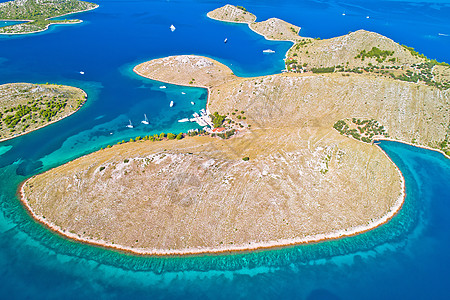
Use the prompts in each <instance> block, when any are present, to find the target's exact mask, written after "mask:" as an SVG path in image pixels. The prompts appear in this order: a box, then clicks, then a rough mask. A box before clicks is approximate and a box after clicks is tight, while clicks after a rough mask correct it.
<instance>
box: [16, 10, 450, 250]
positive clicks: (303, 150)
mask: <svg viewBox="0 0 450 300" xmlns="http://www.w3.org/2000/svg"><path fill="white" fill-rule="evenodd" d="M219 11H220V10H219ZM216 17H217V16H216ZM222 17H223V16H222ZM261 23H262V26H261V28H262V29H261V30H262V31H264V32H265V33H266V34H267V36H270V34H271V33H270V30H269V29H270V28H271V27H270V26H269V25H270V22H267V23H264V22H261ZM277 24H282V23H279V22H278V23H277ZM283 28H284V29H287V30H290V29H289V24H288V25H286V24H284V25H283ZM294 29H295V28H294ZM281 32H282V31H281ZM281 32H280V33H281ZM291 32H292V33H293V34H294V30H291ZM279 35H281V34H279ZM283 35H284V34H283ZM274 37H275V36H274ZM276 37H277V38H279V36H276ZM340 59H341V58H340ZM342 59H345V58H342ZM134 70H135V72H136V73H138V74H140V75H141V76H145V77H148V78H151V79H154V80H159V81H163V82H168V83H173V84H180V85H187V86H201V87H206V88H208V91H209V98H208V108H209V110H210V111H211V112H215V111H217V112H219V113H220V114H228V116H230V117H231V118H235V116H237V115H239V116H244V115H245V117H246V119H245V120H243V119H240V120H239V121H240V122H243V123H246V125H249V126H250V127H247V126H245V127H246V129H244V130H242V131H240V132H239V133H238V134H237V136H235V137H233V138H231V139H229V140H221V139H219V138H211V137H206V136H203V137H193V138H186V139H183V140H180V141H162V142H149V141H146V142H143V141H141V142H134V143H127V144H122V145H118V146H114V147H113V148H111V149H106V150H101V151H98V152H96V153H93V154H90V155H87V156H85V157H82V158H79V159H77V160H75V161H73V162H70V163H67V164H65V165H63V166H60V167H58V168H55V169H53V170H50V171H48V172H45V173H43V174H41V175H38V176H36V177H33V178H31V179H30V180H28V181H27V182H26V183H25V184H24V185H23V188H22V194H23V197H22V200H23V201H24V203H25V204H26V205H27V207H28V208H29V209H30V211H31V213H32V214H33V216H34V217H35V218H37V219H39V220H40V221H41V222H43V223H44V224H46V225H48V226H50V227H52V228H53V229H54V230H56V231H58V232H60V233H62V234H64V235H66V236H69V237H71V238H75V239H79V240H82V241H86V242H90V243H95V244H100V245H104V246H108V247H116V248H119V249H123V250H129V251H133V252H137V253H141V254H187V253H204V252H220V251H232V250H245V249H255V248H264V247H272V246H281V245H288V244H295V243H301V242H310V241H316V240H321V239H324V238H337V237H341V236H344V235H350V234H356V233H359V232H362V231H365V230H369V229H371V228H374V227H376V226H378V225H380V224H382V223H384V222H386V221H388V220H389V218H391V217H392V216H393V215H394V214H395V213H396V212H397V211H398V209H400V207H401V205H402V203H403V199H404V193H403V189H404V181H403V178H402V176H401V174H400V172H399V170H398V169H397V168H396V166H395V165H394V164H393V163H392V162H391V161H390V159H389V158H388V157H387V156H386V155H385V154H384V153H383V152H382V151H381V150H380V149H379V148H377V147H376V146H374V145H370V144H366V143H362V142H359V141H356V140H354V139H351V138H348V137H345V136H342V135H340V134H339V133H338V132H337V131H336V130H334V129H333V124H334V123H335V122H336V121H338V120H341V119H345V118H353V117H355V118H361V119H375V120H377V121H378V122H379V123H380V124H381V125H384V127H385V128H386V129H387V132H388V133H389V135H390V136H391V137H392V138H394V139H397V140H401V141H406V142H411V141H414V142H416V143H418V144H420V145H425V146H430V147H436V145H437V144H438V143H439V142H441V141H442V140H443V139H445V138H446V137H447V134H448V125H449V124H450V115H449V114H448V109H449V108H450V103H449V102H450V96H449V92H448V91H441V90H438V89H436V88H432V87H428V86H426V85H424V84H420V83H419V84H418V83H408V82H402V81H398V80H393V79H389V78H383V77H377V76H376V75H374V74H365V75H359V74H338V73H332V74H324V75H316V74H311V73H309V74H298V73H288V74H278V75H272V76H264V77H256V78H239V77H236V76H234V75H233V73H232V71H231V70H230V69H229V68H228V67H226V66H224V65H223V64H220V63H218V62H216V61H214V60H211V59H208V58H204V57H198V56H192V55H182V56H173V57H166V58H162V59H156V60H152V61H149V62H146V63H143V64H140V65H138V66H136V67H135V69H134ZM236 111H238V112H239V114H236V115H232V112H236ZM235 121H236V122H237V121H238V120H235ZM244 157H249V158H250V160H249V161H244V160H243V159H242V158H244Z"/></svg>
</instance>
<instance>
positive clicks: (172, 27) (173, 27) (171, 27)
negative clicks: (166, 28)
mask: <svg viewBox="0 0 450 300" xmlns="http://www.w3.org/2000/svg"><path fill="white" fill-rule="evenodd" d="M175 29H176V28H175V26H173V24H172V25H170V30H171V31H172V32H174V31H175Z"/></svg>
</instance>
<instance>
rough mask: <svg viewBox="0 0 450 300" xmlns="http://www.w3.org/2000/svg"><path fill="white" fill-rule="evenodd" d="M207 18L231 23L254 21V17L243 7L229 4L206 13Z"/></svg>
mask: <svg viewBox="0 0 450 300" xmlns="http://www.w3.org/2000/svg"><path fill="white" fill-rule="evenodd" d="M207 16H208V17H209V18H211V19H215V20H219V21H224V22H233V23H253V22H255V20H256V17H255V15H254V14H252V13H249V12H248V11H247V10H246V9H245V8H244V7H241V6H240V7H238V6H234V5H230V4H226V5H225V6H222V7H219V8H217V9H215V10H213V11H210V12H208V14H207Z"/></svg>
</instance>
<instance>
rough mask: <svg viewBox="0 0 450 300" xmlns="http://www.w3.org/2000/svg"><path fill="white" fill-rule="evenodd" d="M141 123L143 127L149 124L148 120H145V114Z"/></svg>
mask: <svg viewBox="0 0 450 300" xmlns="http://www.w3.org/2000/svg"><path fill="white" fill-rule="evenodd" d="M141 123H142V124H145V125H148V124H149V122H148V119H147V115H146V114H144V120H142V121H141Z"/></svg>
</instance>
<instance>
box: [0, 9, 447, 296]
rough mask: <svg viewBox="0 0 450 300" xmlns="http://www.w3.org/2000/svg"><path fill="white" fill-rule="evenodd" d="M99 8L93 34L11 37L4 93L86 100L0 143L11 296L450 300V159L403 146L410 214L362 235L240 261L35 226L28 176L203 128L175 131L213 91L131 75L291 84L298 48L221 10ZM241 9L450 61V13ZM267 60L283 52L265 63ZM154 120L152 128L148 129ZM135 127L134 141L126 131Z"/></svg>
mask: <svg viewBox="0 0 450 300" xmlns="http://www.w3.org/2000/svg"><path fill="white" fill-rule="evenodd" d="M0 2H4V1H0ZM99 4H100V7H99V8H98V9H96V10H94V11H90V12H85V13H80V14H76V15H74V16H73V17H74V18H80V19H82V20H84V22H83V23H81V24H77V25H53V26H51V27H50V29H49V30H47V31H45V32H42V33H37V34H32V35H25V36H23V35H22V36H0V84H3V83H9V82H34V83H45V82H51V83H58V84H67V85H73V86H77V87H80V88H82V89H84V90H85V91H86V92H87V93H88V95H89V98H88V101H87V103H86V104H85V105H84V107H83V108H82V109H81V110H80V111H78V112H77V113H75V114H74V115H72V116H70V117H68V118H66V119H64V120H62V121H60V122H57V123H55V124H52V125H50V126H48V127H45V128H43V129H40V130H37V131H35V132H33V133H30V134H27V135H25V136H21V137H18V138H15V139H12V140H9V141H5V142H2V143H0V274H1V277H0V278H1V280H0V297H1V298H2V299H61V298H64V299H91V298H96V299H135V298H137V299H140V298H145V299H181V298H182V299H205V298H206V299H249V298H251V299H273V298H280V299H282V298H290V299H399V298H400V299H448V297H449V294H448V291H449V289H448V284H449V283H450V273H449V269H450V254H449V253H450V217H449V216H450V181H449V178H450V160H449V159H446V158H445V157H444V156H443V155H441V154H439V153H437V152H433V151H429V150H425V149H419V148H416V147H412V146H408V145H405V144H401V143H396V142H387V141H384V142H381V147H382V148H383V149H384V150H385V151H386V152H387V154H388V155H389V156H390V157H391V158H392V159H393V161H394V162H395V163H396V164H397V165H398V166H399V168H400V170H401V171H402V173H403V174H404V176H405V180H406V192H407V198H406V202H405V205H404V207H403V208H402V210H401V211H400V213H399V214H398V215H397V216H396V217H394V218H393V219H392V220H391V221H390V222H389V223H387V224H386V225H384V226H381V227H379V228H377V229H375V230H372V231H369V232H367V233H364V234H361V235H358V236H355V237H349V238H344V239H340V240H335V241H329V242H323V243H315V244H310V245H302V246H296V247H288V248H284V249H279V250H268V251H258V252H253V253H238V254H234V255H204V256H195V257H169V258H162V257H137V256H133V255H129V254H123V253H118V252H114V251H110V250H105V249H101V248H97V247H92V246H89V245H84V244H80V243H77V242H74V241H70V240H67V239H64V238H62V237H60V236H57V235H55V234H53V233H51V232H49V231H48V230H46V229H45V228H43V227H42V226H41V225H39V224H37V223H36V222H34V221H33V220H32V219H31V218H30V217H29V216H28V214H27V213H26V212H25V210H24V208H23V207H22V206H21V204H20V202H19V200H18V198H17V195H16V192H17V187H18V185H19V184H20V183H21V182H22V181H23V180H25V179H26V178H28V177H30V176H32V175H33V174H36V173H39V172H42V171H45V170H48V169H50V168H52V167H55V166H58V165H61V164H63V163H65V162H67V161H70V160H72V159H74V158H77V157H80V156H82V155H85V154H87V153H91V152H93V151H96V150H98V149H100V148H101V147H105V146H106V145H108V144H115V143H117V142H119V141H122V140H129V139H130V138H134V137H136V136H143V135H147V134H154V133H160V132H166V133H167V132H174V133H177V132H186V131H187V130H189V129H192V128H196V125H193V124H192V123H178V122H177V120H179V119H182V118H185V117H188V116H190V115H191V114H192V113H193V112H195V111H199V110H200V109H201V108H204V107H205V105H206V100H207V99H206V97H207V92H206V91H205V90H204V89H200V88H190V87H180V86H174V85H169V84H162V83H160V82H156V81H152V80H148V79H144V78H141V77H139V76H137V75H135V74H134V73H133V72H132V68H133V66H135V65H136V64H138V63H140V62H143V61H147V60H150V59H154V58H159V57H164V56H168V55H176V54H198V55H205V56H208V57H211V58H214V59H217V60H219V61H221V62H223V63H224V64H226V65H228V66H229V67H230V68H231V69H232V70H233V72H234V73H235V74H236V75H238V76H256V75H258V76H259V75H265V74H274V73H278V72H280V71H281V69H283V67H284V62H283V58H284V55H285V52H286V51H287V50H288V49H289V47H290V46H291V43H289V42H274V41H267V40H265V39H264V38H263V37H261V36H259V35H257V34H256V33H254V32H252V31H251V30H250V29H249V28H248V27H247V26H246V25H243V24H228V23H222V22H218V21H214V20H210V19H208V18H207V17H206V13H207V12H208V11H210V10H213V9H215V8H217V7H219V6H222V5H224V4H226V2H223V1H208V0H198V1H195V0H189V1H162V0H161V1H141V0H131V1H119V0H105V1H101V2H99ZM233 4H238V5H242V6H244V7H246V8H247V9H248V10H249V11H250V12H252V13H254V14H255V15H256V16H257V17H258V20H259V21H262V20H266V19H268V18H270V17H277V18H281V19H284V20H286V21H288V22H291V23H293V24H296V25H298V26H301V27H302V29H301V31H300V35H303V36H310V37H320V38H330V37H334V36H338V35H343V34H346V33H348V32H349V31H355V30H358V29H366V30H370V31H375V32H378V33H380V34H383V35H386V36H387V37H389V38H392V39H393V40H395V41H396V42H399V43H400V44H406V45H408V46H411V47H414V48H415V49H416V50H417V51H418V52H420V53H424V54H425V55H426V56H428V57H430V58H435V59H437V60H438V61H447V62H450V51H449V50H450V37H449V36H448V35H450V1H438V0H436V1H433V2H431V1H374V0H372V1H361V0H359V1H358V0H353V1H345V0H343V1H334V0H329V1H326V0H323V1H319V0H317V1H312V0H305V1H298V0H285V1H279V2H275V1H268V0H263V1H252V0H243V1H240V2H239V3H234V2H233ZM344 13H345V16H344V15H343V14H344ZM367 16H369V18H366V17H367ZM171 24H173V25H174V26H175V27H176V30H175V31H174V32H171V31H170V29H169V27H170V25H171ZM0 26H5V22H3V21H0ZM225 38H228V43H226V44H225V43H223V41H224V39H225ZM268 48H270V49H273V50H275V51H276V53H274V54H264V53H263V52H262V50H264V49H268ZM80 72H84V74H81V73H80ZM162 85H165V86H166V87H167V88H166V89H161V88H160V86H162ZM181 92H184V93H185V94H182V93H181ZM170 101H174V103H175V105H174V107H172V108H170V107H169V103H170ZM191 101H193V102H194V103H195V105H191V103H190V102H191ZM144 113H145V114H146V115H147V116H148V118H149V120H150V125H147V126H146V125H142V124H140V121H141V120H142V118H143V115H144ZM129 120H131V121H132V122H133V123H134V124H135V125H136V126H135V127H134V128H133V129H129V128H126V127H125V126H126V125H127V124H128V122H129Z"/></svg>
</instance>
